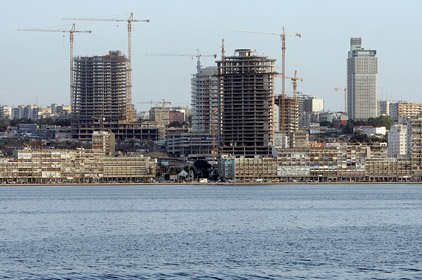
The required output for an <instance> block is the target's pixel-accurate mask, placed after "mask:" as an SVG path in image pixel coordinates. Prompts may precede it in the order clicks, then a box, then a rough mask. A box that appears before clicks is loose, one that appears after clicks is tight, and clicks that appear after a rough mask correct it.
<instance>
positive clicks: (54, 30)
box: [18, 23, 92, 104]
mask: <svg viewBox="0 0 422 280" xmlns="http://www.w3.org/2000/svg"><path fill="white" fill-rule="evenodd" d="M18 31H31V32H32V31H34V32H58V33H69V40H70V48H69V52H70V57H69V58H70V63H69V65H70V66H69V67H70V73H69V75H70V78H69V82H70V96H71V99H72V100H71V104H73V93H72V86H73V43H74V35H75V33H92V31H91V30H76V26H75V24H74V23H73V24H72V27H71V28H70V29H68V30H61V29H40V28H32V29H29V28H26V29H24V28H21V29H18Z"/></svg>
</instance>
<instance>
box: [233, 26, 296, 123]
mask: <svg viewBox="0 0 422 280" xmlns="http://www.w3.org/2000/svg"><path fill="white" fill-rule="evenodd" d="M231 30H232V31H236V32H246V33H254V34H263V35H272V36H278V37H280V40H281V100H280V103H281V104H279V105H281V106H280V107H281V110H282V111H284V106H285V105H284V99H285V98H286V77H285V75H286V36H287V35H286V32H285V31H284V27H282V32H281V33H273V32H259V31H250V30H239V29H231ZM289 36H292V37H299V38H302V34H301V33H294V34H291V35H289ZM281 130H282V131H284V116H282V117H281Z"/></svg>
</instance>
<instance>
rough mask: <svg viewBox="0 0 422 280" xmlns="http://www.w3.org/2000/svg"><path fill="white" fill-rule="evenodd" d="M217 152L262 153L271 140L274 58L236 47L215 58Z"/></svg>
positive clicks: (235, 154) (267, 148)
mask: <svg viewBox="0 0 422 280" xmlns="http://www.w3.org/2000/svg"><path fill="white" fill-rule="evenodd" d="M217 67H218V77H219V89H220V107H219V141H220V154H229V155H233V156H245V157H255V156H259V155H261V156H265V155H270V154H271V146H272V144H273V141H274V78H275V59H269V58H268V57H263V56H258V55H257V54H256V53H255V50H253V49H238V50H236V51H235V55H234V56H224V57H222V59H221V60H220V61H217Z"/></svg>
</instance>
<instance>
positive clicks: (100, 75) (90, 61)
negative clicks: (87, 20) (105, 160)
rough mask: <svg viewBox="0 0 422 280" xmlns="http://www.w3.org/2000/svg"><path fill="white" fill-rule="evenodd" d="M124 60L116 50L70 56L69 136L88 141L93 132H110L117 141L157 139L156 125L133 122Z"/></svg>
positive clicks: (132, 109)
mask: <svg viewBox="0 0 422 280" xmlns="http://www.w3.org/2000/svg"><path fill="white" fill-rule="evenodd" d="M129 71H130V69H129V66H128V59H127V58H126V57H125V56H124V55H122V54H121V52H120V51H110V52H109V54H107V55H104V56H92V57H77V58H75V59H74V67H73V80H74V83H73V85H72V95H71V106H72V135H73V138H75V139H79V140H82V141H91V137H92V132H93V131H101V130H106V131H111V132H113V133H114V134H115V135H116V139H117V140H124V139H127V138H137V139H141V140H157V139H158V128H153V129H151V128H147V127H141V126H140V125H139V124H137V123H135V120H134V118H133V116H134V105H133V104H132V100H131V98H130V96H129V95H128V88H129V87H128V85H127V84H128V72H129Z"/></svg>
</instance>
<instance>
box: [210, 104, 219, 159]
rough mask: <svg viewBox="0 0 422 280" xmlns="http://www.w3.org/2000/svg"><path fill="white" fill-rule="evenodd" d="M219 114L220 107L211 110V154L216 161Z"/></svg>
mask: <svg viewBox="0 0 422 280" xmlns="http://www.w3.org/2000/svg"><path fill="white" fill-rule="evenodd" d="M217 116H218V108H214V109H212V111H211V137H212V146H211V147H212V150H211V156H212V159H213V160H214V161H215V160H216V159H217Z"/></svg>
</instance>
